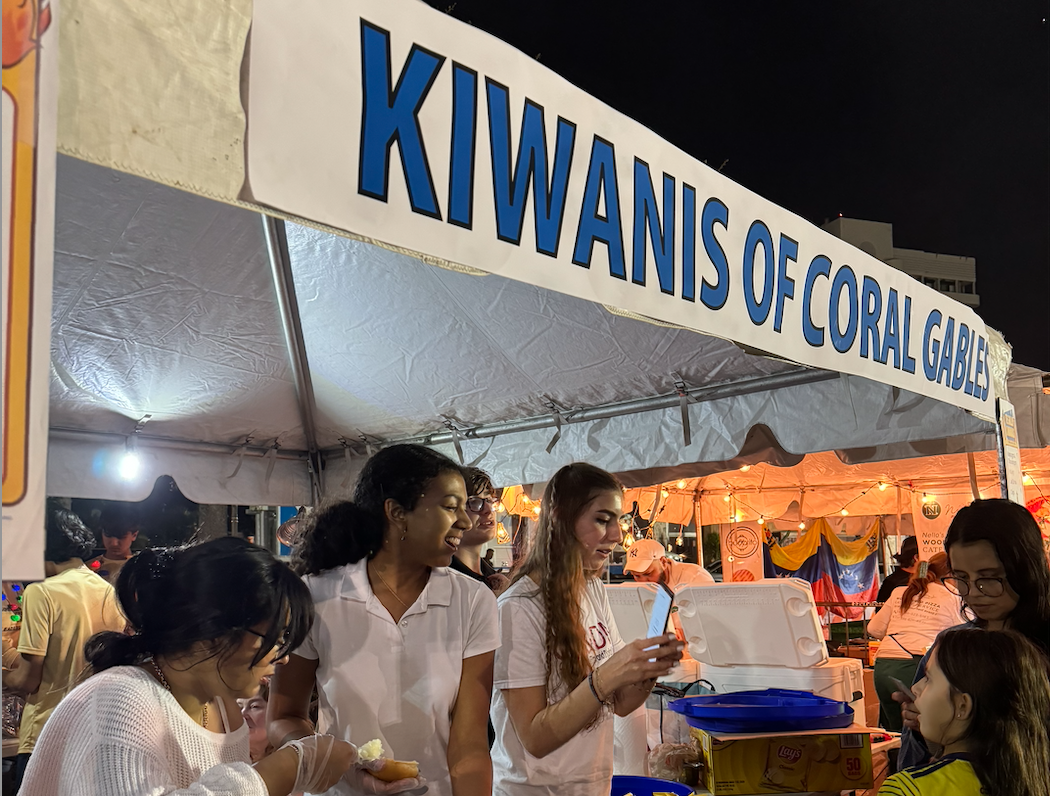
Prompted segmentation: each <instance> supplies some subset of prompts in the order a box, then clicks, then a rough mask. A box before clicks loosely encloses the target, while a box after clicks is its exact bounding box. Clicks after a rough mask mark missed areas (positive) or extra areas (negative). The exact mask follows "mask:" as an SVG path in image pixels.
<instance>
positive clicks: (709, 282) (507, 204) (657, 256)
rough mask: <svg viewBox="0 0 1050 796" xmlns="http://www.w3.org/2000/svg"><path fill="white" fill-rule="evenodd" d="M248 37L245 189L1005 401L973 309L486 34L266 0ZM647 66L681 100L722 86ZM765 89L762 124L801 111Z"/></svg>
mask: <svg viewBox="0 0 1050 796" xmlns="http://www.w3.org/2000/svg"><path fill="white" fill-rule="evenodd" d="M247 46H248V63H249V68H248V70H247V72H248V77H247V81H248V85H247V89H246V91H245V90H243V89H242V91H243V93H245V94H246V96H247V102H246V108H247V117H248V125H247V133H246V135H247V139H246V141H247V153H248V154H247V177H246V182H245V185H244V188H243V191H242V196H243V198H245V199H249V200H253V201H256V202H259V203H262V204H265V205H268V206H271V207H273V208H276V209H278V210H279V211H282V212H285V213H288V214H291V215H293V216H297V217H301V218H305V219H309V220H311V221H313V222H317V223H322V224H325V225H329V226H331V227H335V228H338V229H341V230H345V231H347V232H350V233H352V234H355V235H358V236H361V237H363V238H365V239H367V240H370V241H373V242H378V243H381V244H383V245H386V246H390V247H394V248H396V249H400V250H407V251H410V252H416V253H420V254H422V255H423V256H424V259H429V260H430V261H437V262H439V263H441V262H443V263H451V264H456V265H460V266H468V267H472V268H476V269H479V270H481V271H485V272H489V273H494V274H499V275H502V276H505V277H509V278H511V279H516V280H521V281H524V282H527V283H530V284H533V285H537V286H540V287H543V288H546V289H549V290H554V291H559V292H562V293H566V294H569V295H572V296H576V297H579V298H583V299H586V300H589V301H594V302H598V303H601V304H604V305H607V306H611V307H616V308H619V309H622V310H627V311H630V312H633V313H637V314H639V315H642V316H646V317H651V318H655V319H658V320H660V321H664V322H667V323H671V324H675V325H679V326H682V327H685V328H689V329H694V330H696V331H699V332H702V333H706V334H711V335H716V336H718V337H723V338H728V339H731V340H734V341H737V342H739V343H742V344H744V345H746V346H748V347H750V348H753V349H757V350H759V351H764V352H769V353H771V354H774V355H777V356H780V357H783V358H785V359H788V360H792V361H794V362H798V363H801V364H803V365H808V366H813V367H818V368H826V369H829V370H833V371H840V372H845V373H850V374H855V375H859V376H864V377H867V378H870V379H873V380H875V381H878V382H881V383H886V384H891V385H894V386H897V387H901V388H903V389H905V390H910V391H912V392H914V393H918V394H921V395H926V396H930V397H932V398H935V399H938V400H941V401H944V402H946V403H948V404H952V405H955V406H958V407H962V408H964V409H967V410H970V411H972V412H974V413H976V414H978V415H980V416H981V417H982V418H985V419H992V418H994V417H995V409H994V400H995V397H996V396H995V389H994V387H993V378H992V372H998V370H996V369H995V368H992V370H991V371H990V365H994V364H996V363H998V359H997V358H992V357H990V352H989V331H988V330H987V329H986V327H985V325H984V323H983V322H982V321H981V319H980V318H979V317H978V316H977V315H976V314H975V313H974V312H973V310H971V309H970V308H968V307H965V306H964V305H962V304H960V303H957V302H955V301H953V300H952V299H950V298H948V297H947V296H944V295H942V294H940V293H938V292H937V291H935V290H933V289H932V288H929V287H926V286H924V285H922V284H921V283H919V282H918V281H916V280H914V279H912V278H911V277H909V276H907V275H906V274H904V273H902V272H900V271H898V270H896V269H894V268H892V267H891V266H889V265H886V264H885V263H883V262H881V261H880V260H877V259H876V258H874V257H872V256H870V255H868V254H866V253H865V252H863V251H860V250H859V249H856V248H854V247H853V246H851V245H849V244H847V243H845V242H844V241H842V240H839V239H838V238H836V237H834V236H832V235H831V234H829V233H827V232H825V231H823V230H821V229H819V228H818V227H816V226H814V225H813V224H811V223H809V222H808V221H805V220H804V219H802V218H800V217H799V216H797V215H794V214H793V213H791V212H789V211H787V210H785V209H783V208H781V207H779V206H777V205H776V204H773V203H772V202H769V201H767V200H765V199H763V198H762V197H760V196H758V195H756V194H754V193H752V192H751V191H749V190H747V189H745V188H743V187H741V186H740V185H737V184H736V183H734V182H732V181H731V180H730V179H728V178H727V177H725V176H724V175H722V174H720V173H718V172H717V171H716V170H715V169H712V168H710V167H708V166H707V165H706V164H704V163H701V162H700V161H698V160H696V159H695V158H693V157H691V156H689V155H687V154H686V153H685V152H683V151H682V150H680V149H678V148H677V147H675V146H674V145H672V144H671V143H669V142H667V141H665V140H663V139H661V138H660V137H659V136H657V135H656V134H654V133H653V132H652V131H650V130H648V129H647V128H645V127H644V126H643V125H641V124H638V123H637V122H634V121H632V120H631V119H629V118H627V117H626V116H624V115H622V114H620V113H618V112H617V111H614V110H613V109H611V108H610V107H608V106H607V105H605V104H603V103H602V102H600V101H599V100H597V99H595V98H594V97H592V96H590V95H588V94H587V93H586V92H584V91H581V90H580V89H578V88H576V87H575V86H573V85H571V84H570V83H569V82H567V81H566V80H564V79H563V78H561V77H559V76H558V75H556V74H554V73H553V72H551V71H550V70H548V69H547V68H546V67H544V66H542V65H540V64H539V63H537V62H536V60H535V59H533V58H530V57H529V56H527V55H525V54H524V53H522V52H519V51H518V50H516V49H514V48H512V47H510V46H508V45H507V44H505V43H503V42H501V41H499V40H497V39H496V38H494V37H492V36H490V35H488V34H487V33H484V32H482V31H479V30H477V29H475V28H472V27H470V26H469V25H465V24H464V23H462V22H459V21H457V20H455V19H453V18H452V17H450V16H448V15H446V14H443V13H441V12H439V11H435V10H433V9H431V8H428V7H427V6H424V5H422V4H420V3H418V2H416V1H415V0H304V2H301V3H286V2H280V0H257V1H256V2H255V3H254V8H253V17H252V29H251V35H250V37H249V43H248V45H247ZM651 67H652V68H651V69H647V71H646V74H647V75H648V77H647V79H649V80H651V81H654V82H667V81H669V82H673V83H677V84H678V86H679V91H680V99H679V102H680V103H682V104H683V105H685V104H698V105H700V106H701V111H702V109H703V107H704V104H705V93H706V92H708V91H717V78H716V77H714V76H712V78H711V79H712V81H713V82H712V83H711V84H710V85H703V84H700V85H695V84H693V85H691V84H690V83H689V82H688V81H685V80H681V79H680V76H676V75H673V74H663V73H661V71H660V66H659V64H658V63H656V64H652V65H651ZM594 68H595V69H600V68H601V66H600V64H595V66H594ZM759 92H760V89H759V87H757V86H756V97H755V103H756V105H755V107H756V113H759V117H756V118H760V119H761V123H762V124H766V125H769V126H771V128H773V129H775V127H776V125H777V124H791V125H798V124H805V123H808V122H806V120H802V119H798V118H795V117H794V116H793V112H792V110H791V108H790V103H788V104H787V105H783V106H777V105H772V106H767V105H763V104H762V103H763V101H764V100H763V97H762V95H761V94H760V93H759ZM705 123H706V124H711V125H717V124H718V123H719V120H718V116H717V109H716V106H715V105H714V104H712V106H711V113H710V114H709V116H708V118H707V121H706V122H705ZM996 366H997V367H1005V365H1003V364H1002V363H998V364H997V365H996Z"/></svg>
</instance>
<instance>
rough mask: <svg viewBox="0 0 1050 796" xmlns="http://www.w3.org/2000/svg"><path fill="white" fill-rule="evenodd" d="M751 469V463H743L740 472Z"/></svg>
mask: <svg viewBox="0 0 1050 796" xmlns="http://www.w3.org/2000/svg"><path fill="white" fill-rule="evenodd" d="M750 469H751V465H750V464H742V465H740V472H742V473H746V472H747V471H748V470H750Z"/></svg>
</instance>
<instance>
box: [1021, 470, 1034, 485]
mask: <svg viewBox="0 0 1050 796" xmlns="http://www.w3.org/2000/svg"><path fill="white" fill-rule="evenodd" d="M1021 483H1022V484H1024V485H1025V486H1031V485H1032V476H1030V475H1029V474H1028V473H1025V474H1024V475H1022V476H1021Z"/></svg>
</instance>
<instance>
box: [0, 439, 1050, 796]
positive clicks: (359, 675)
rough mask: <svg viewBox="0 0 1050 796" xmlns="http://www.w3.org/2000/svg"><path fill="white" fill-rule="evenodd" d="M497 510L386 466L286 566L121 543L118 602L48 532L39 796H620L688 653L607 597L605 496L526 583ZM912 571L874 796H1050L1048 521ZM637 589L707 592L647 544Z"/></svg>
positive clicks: (65, 517) (562, 508)
mask: <svg viewBox="0 0 1050 796" xmlns="http://www.w3.org/2000/svg"><path fill="white" fill-rule="evenodd" d="M498 498H499V495H498V491H497V490H496V489H494V487H493V484H492V482H491V480H490V479H489V478H488V476H487V475H486V474H485V473H483V472H481V471H480V470H477V469H474V468H464V467H461V466H460V465H458V464H456V463H455V462H453V461H452V460H450V459H448V458H447V457H445V456H443V455H442V454H440V453H437V452H435V451H433V450H431V449H428V448H425V447H421V446H415V445H397V446H392V447H389V448H386V449H383V450H382V451H380V452H379V453H377V454H376V455H375V456H373V457H372V458H371V459H370V460H369V461H368V463H367V464H366V465H365V467H364V470H363V471H362V473H361V476H360V478H359V480H358V483H357V485H356V488H355V491H354V494H353V497H352V499H350V500H340V501H336V502H332V503H330V504H328V505H327V506H323V507H321V508H320V509H319V510H318V511H317V512H315V513H314V514H312V515H311V517H310V519H309V521H308V523H307V525H306V527H305V529H304V530H303V532H302V533H301V535H300V536H299V538H298V540H297V545H296V547H295V550H294V554H293V557H292V562H291V565H290V566H289V565H288V564H285V563H283V562H281V561H279V560H278V559H276V558H275V557H274V556H273V555H272V554H271V553H269V552H268V551H266V550H264V549H262V548H260V547H257V546H254V545H252V544H250V543H248V542H247V541H244V540H242V539H239V538H236V537H226V538H221V539H215V540H212V541H208V542H203V543H200V544H195V545H190V546H186V547H182V548H171V549H157V550H154V549H147V550H144V551H142V552H140V553H138V554H137V555H135V556H132V557H129V558H126V559H120V558H117V557H116V556H117V555H118V554H119V552H120V551H119V550H117V549H114V550H113V551H110V545H109V544H108V543H107V556H106V558H105V561H106V562H107V563H106V564H105V566H106V567H107V572H109V567H111V564H110V563H108V562H112V561H120V562H122V563H121V564H120V566H119V568H117V569H119V574H118V575H117V577H116V578H115V589H114V586H113V585H111V584H110V583H109V582H108V579H107V577H105V576H103V577H100V575H101V573H100V572H99V571H98V570H99V568H100V567H95V568H92V567H90V566H88V565H86V564H85V562H86V561H89V559H88V557H89V555H90V550H91V547H92V546H93V543H94V540H93V536H92V534H91V532H90V531H88V529H87V528H85V527H84V525H83V523H81V522H80V520H79V519H78V518H77V517H76V515H74V514H72V513H71V512H69V511H67V510H64V509H59V508H55V507H52V508H51V509H50V511H49V516H48V525H47V545H48V547H47V558H48V565H47V566H48V570H47V574H48V577H47V579H46V580H44V581H42V582H41V583H37V584H33V585H31V586H29V587H27V588H26V590H25V597H24V600H23V613H24V615H25V619H24V622H25V626H24V628H23V631H22V634H21V638H20V640H19V642H18V644H17V648H14V647H7V646H5V649H4V668H5V673H4V686H5V688H9V689H15V690H20V691H22V692H24V693H26V694H29V701H28V703H27V707H26V714H25V716H24V718H23V738H22V741H21V742H20V748H19V757H18V765H17V768H18V771H17V774H18V779H19V780H20V784H21V793H23V794H27V796H52V795H54V796H58V794H61V795H62V796H96V795H97V794H113V795H114V796H131V795H132V794H146V793H149V794H178V795H180V796H191V794H192V796H208V795H209V794H259V796H264V795H265V796H285V795H286V794H299V793H327V794H335V795H342V796H351V795H352V796H358V795H359V794H395V793H402V792H416V793H422V792H424V790H425V791H426V792H427V793H429V794H433V796H482V795H484V796H488V795H489V794H500V796H530V795H531V794H536V795H537V796H538V795H539V794H559V795H560V794H566V796H607V794H608V793H609V791H610V779H611V777H612V771H613V720H612V719H613V717H614V716H626V715H628V714H631V713H632V712H633V711H635V710H637V709H638V708H639V707H640V706H642V705H643V704H644V703H645V701H646V700H647V698H648V697H649V695H650V694H651V692H652V690H653V688H654V685H655V683H656V681H657V679H658V678H660V677H662V676H664V675H666V674H668V673H669V672H670V671H671V670H672V668H673V667H674V666H675V664H676V663H677V662H678V661H679V660H680V658H681V656H682V654H683V648H684V644H683V643H682V642H681V641H680V640H679V639H678V638H677V637H676V635H675V634H674V633H670V634H666V635H662V636H658V637H656V638H652V639H644V640H639V641H635V642H632V643H624V641H623V639H622V638H621V637H620V634H619V632H618V630H617V627H616V622H615V619H614V617H613V615H612V611H611V608H610V605H609V601H608V598H607V596H606V591H605V589H604V588H603V585H602V581H601V579H600V577H599V576H600V575H601V573H602V572H603V571H604V569H605V568H606V566H607V563H608V561H609V559H610V556H611V555H612V553H613V551H614V550H615V549H616V547H617V545H618V544H619V542H620V540H621V538H622V529H621V527H620V521H621V517H622V514H623V506H622V499H623V487H622V485H621V484H620V483H619V481H618V480H617V479H616V478H615V477H614V476H613V475H611V474H610V473H607V472H605V471H603V470H601V469H598V468H596V467H594V466H591V465H588V464H585V463H576V464H571V465H568V466H565V467H563V468H561V469H560V470H559V471H558V472H557V473H555V475H554V476H553V477H552V478H551V479H550V481H549V482H548V483H547V485H546V488H545V491H544V494H543V499H542V501H541V503H540V505H541V512H540V515H539V517H538V520H537V523H536V527H535V531H534V533H533V536H532V539H531V543H530V545H529V546H528V549H527V551H526V553H525V556H524V558H523V559H522V560H521V561H519V562H517V565H516V567H515V568H514V570H513V571H512V572H511V573H510V574H509V575H507V574H504V573H500V572H497V571H496V570H495V569H494V568H493V567H492V565H491V563H490V562H488V561H487V560H486V558H485V557H484V556H483V555H482V550H483V549H484V547H485V545H487V544H488V543H489V542H490V541H491V540H492V538H493V537H494V536H495V532H496V516H495V505H496V503H497V502H498ZM125 537H126V534H125V535H124V536H122V537H121V539H122V541H123V539H124V538H125ZM123 543H126V544H130V542H123ZM657 548H659V549H657ZM909 566H911V567H912V569H913V571H911V572H908V573H907V574H908V581H907V582H906V583H903V584H899V585H897V586H896V587H895V588H894V589H892V590H891V592H890V594H889V595H888V599H887V601H886V605H885V606H884V607H883V608H882V610H880V612H879V613H878V614H877V615H876V616H875V618H874V619H873V620H872V622H871V625H870V630H871V632H872V633H873V634H875V635H879V636H881V637H882V638H883V642H882V645H881V646H880V650H879V657H878V659H877V661H876V687H877V690H878V692H879V696H880V704H881V706H882V720H883V723H884V726H887V727H891V728H892V727H893V726H897V727H899V728H900V729H902V730H903V733H904V735H903V741H902V743H903V748H902V751H901V754H900V761H899V763H900V767H901V771H900V772H899V773H896V774H894V775H893V776H891V777H890V778H889V779H887V780H886V783H885V784H884V785H883V786H882V790H881V791H880V792H881V793H885V794H909V796H914V794H934V793H949V792H950V793H959V794H974V796H976V795H977V794H982V793H983V794H987V795H988V796H1005V794H1019V796H1036V794H1039V796H1044V795H1045V794H1046V793H1050V742H1048V740H1047V723H1048V720H1050V674H1048V668H1047V657H1046V656H1047V653H1048V651H1050V568H1048V566H1047V558H1046V554H1045V551H1044V549H1043V547H1042V540H1041V537H1040V534H1039V530H1038V527H1037V526H1036V524H1035V522H1034V520H1033V519H1032V517H1031V515H1029V514H1028V513H1027V512H1026V511H1025V510H1024V508H1023V507H1020V506H1016V505H1014V504H1010V503H1008V502H1007V501H1000V500H988V501H977V502H975V503H974V504H972V505H971V506H969V507H967V508H964V509H962V510H960V511H959V512H958V514H957V516H956V517H955V520H954V521H953V522H952V525H951V528H950V530H949V532H948V536H947V538H946V540H945V552H944V553H942V554H940V555H937V556H934V557H933V558H932V559H931V560H929V561H927V562H918V563H915V562H910V563H909ZM625 569H626V570H627V571H628V572H630V573H631V574H632V575H633V576H634V577H635V578H636V579H637V580H640V581H647V582H664V583H667V584H668V585H669V586H671V588H672V589H674V588H677V587H680V586H685V585H694V584H706V583H711V582H713V579H711V577H710V575H709V574H707V573H706V572H705V571H704V570H702V569H701V568H700V567H695V565H693V566H690V565H687V564H681V563H678V562H673V561H671V560H670V559H668V558H667V557H666V556H665V555H664V552H663V547H662V546H661V545H660V544H659V543H658V542H655V541H652V540H639V541H638V542H636V543H635V544H634V545H633V546H632V548H631V550H630V551H629V553H628V557H627V562H626V566H625ZM93 570H94V571H93ZM960 608H961V609H962V611H963V613H962V614H960ZM740 632H746V629H741V631H740ZM85 674H86V675H88V676H85ZM898 680H899V681H901V682H903V683H905V684H912V688H911V689H910V690H909V692H908V693H905V692H903V691H901V690H900V689H899V688H898V687H897V686H895V685H893V683H894V682H895V681H898ZM377 742H378V743H377ZM377 747H378V748H377ZM411 763H415V764H416V765H415V767H413V766H412V765H411ZM405 764H407V765H405Z"/></svg>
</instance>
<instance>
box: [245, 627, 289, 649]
mask: <svg viewBox="0 0 1050 796" xmlns="http://www.w3.org/2000/svg"><path fill="white" fill-rule="evenodd" d="M244 632H245V633H251V634H252V635H253V636H258V637H259V638H261V639H262V640H263V641H264V642H265V641H266V634H265V633H260V632H259V631H258V630H252V629H251V628H250V627H246V628H244ZM291 643H292V634H291V632H290V631H289V630H288V628H285V629H284V630H282V631H281V635H280V636H278V637H277V641H276V642H275V643H274V645H273V647H277V648H278V649H282V650H286V649H288V647H289V646H291ZM273 647H270V649H273Z"/></svg>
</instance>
